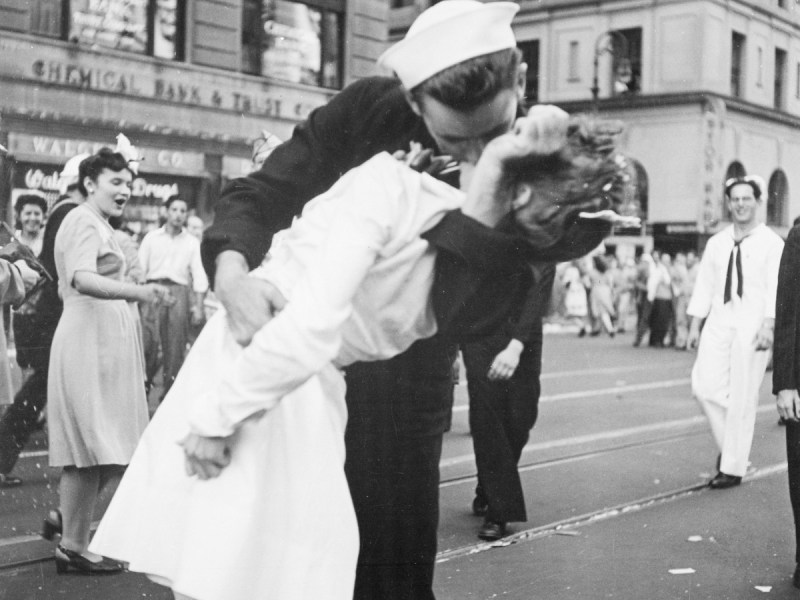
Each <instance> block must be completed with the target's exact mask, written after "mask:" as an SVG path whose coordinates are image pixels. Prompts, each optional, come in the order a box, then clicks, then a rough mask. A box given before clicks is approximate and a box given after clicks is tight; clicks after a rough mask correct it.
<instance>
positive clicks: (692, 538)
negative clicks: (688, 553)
mask: <svg viewBox="0 0 800 600" xmlns="http://www.w3.org/2000/svg"><path fill="white" fill-rule="evenodd" d="M686 541H687V542H702V541H703V536H702V535H690V536H689V537H688V538H686Z"/></svg>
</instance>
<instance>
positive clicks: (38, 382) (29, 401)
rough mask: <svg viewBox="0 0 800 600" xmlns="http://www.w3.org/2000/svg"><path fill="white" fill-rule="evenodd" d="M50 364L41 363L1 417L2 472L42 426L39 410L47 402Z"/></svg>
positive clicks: (8, 471) (4, 472) (0, 451)
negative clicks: (39, 422) (39, 425)
mask: <svg viewBox="0 0 800 600" xmlns="http://www.w3.org/2000/svg"><path fill="white" fill-rule="evenodd" d="M47 369H48V365H47V364H44V365H37V366H35V367H34V369H33V372H32V373H31V374H30V376H28V378H27V379H26V380H25V383H23V384H22V387H21V388H20V390H19V391H18V392H17V394H16V396H14V402H13V404H11V406H9V407H8V408H7V409H6V411H5V413H3V418H2V419H0V473H2V474H3V475H7V474H8V473H10V472H11V470H12V469H13V468H14V465H15V464H16V463H17V459H18V458H19V454H20V452H22V449H23V447H24V446H25V444H26V443H27V442H28V438H30V436H31V434H32V433H33V432H34V431H35V430H36V428H37V427H38V421H39V414H40V413H41V412H42V410H43V409H44V407H45V405H46V404H47Z"/></svg>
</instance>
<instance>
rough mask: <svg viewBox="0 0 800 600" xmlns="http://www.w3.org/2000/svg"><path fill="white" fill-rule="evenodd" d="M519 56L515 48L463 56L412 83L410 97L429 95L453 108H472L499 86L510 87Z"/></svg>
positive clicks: (514, 78) (493, 92) (484, 100)
mask: <svg viewBox="0 0 800 600" xmlns="http://www.w3.org/2000/svg"><path fill="white" fill-rule="evenodd" d="M521 57H522V52H520V50H519V49H518V48H508V49H506V50H500V51H499V52H492V53H491V54H484V55H483V56H477V57H475V58H471V59H469V60H465V61H464V62H461V63H458V64H457V65H453V66H452V67H450V68H447V69H445V70H444V71H441V72H439V73H437V74H436V75H434V76H433V77H429V78H428V79H426V80H425V81H423V82H422V83H420V84H419V85H417V86H415V87H414V89H412V90H411V97H412V98H413V99H414V101H415V102H417V104H422V101H423V99H424V98H423V97H424V96H430V97H431V98H433V99H434V100H438V101H439V102H441V103H442V104H444V105H445V106H449V107H450V108H455V109H457V110H469V109H472V108H475V107H476V106H479V105H481V104H483V103H484V102H486V101H487V100H490V99H492V98H494V97H495V96H496V95H497V94H498V93H499V92H501V91H502V90H508V89H514V86H515V84H516V82H517V70H518V67H519V64H520V61H521Z"/></svg>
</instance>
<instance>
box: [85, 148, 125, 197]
mask: <svg viewBox="0 0 800 600" xmlns="http://www.w3.org/2000/svg"><path fill="white" fill-rule="evenodd" d="M103 169H108V170H109V171H114V172H119V171H125V170H127V171H130V168H128V161H127V160H126V159H125V157H124V156H122V154H120V153H119V152H114V151H113V150H112V149H111V148H100V150H98V151H97V153H96V154H92V155H91V156H89V157H87V158H84V159H83V160H82V161H81V164H80V165H79V166H78V189H79V190H80V192H81V194H83V195H84V196H88V195H89V192H88V191H87V190H86V186H85V184H84V182H85V180H86V178H87V177H88V178H89V179H91V180H92V181H97V178H98V177H99V175H100V173H102V172H103ZM131 174H133V171H131Z"/></svg>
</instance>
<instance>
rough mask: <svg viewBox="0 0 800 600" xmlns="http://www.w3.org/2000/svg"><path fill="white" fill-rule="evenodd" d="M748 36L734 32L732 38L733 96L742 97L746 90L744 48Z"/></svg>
mask: <svg viewBox="0 0 800 600" xmlns="http://www.w3.org/2000/svg"><path fill="white" fill-rule="evenodd" d="M746 41H747V38H746V37H745V36H743V35H742V34H741V33H736V32H735V31H734V32H733V36H732V39H731V96H733V97H734V98H741V97H742V93H743V92H744V81H743V75H744V50H745V43H746Z"/></svg>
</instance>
